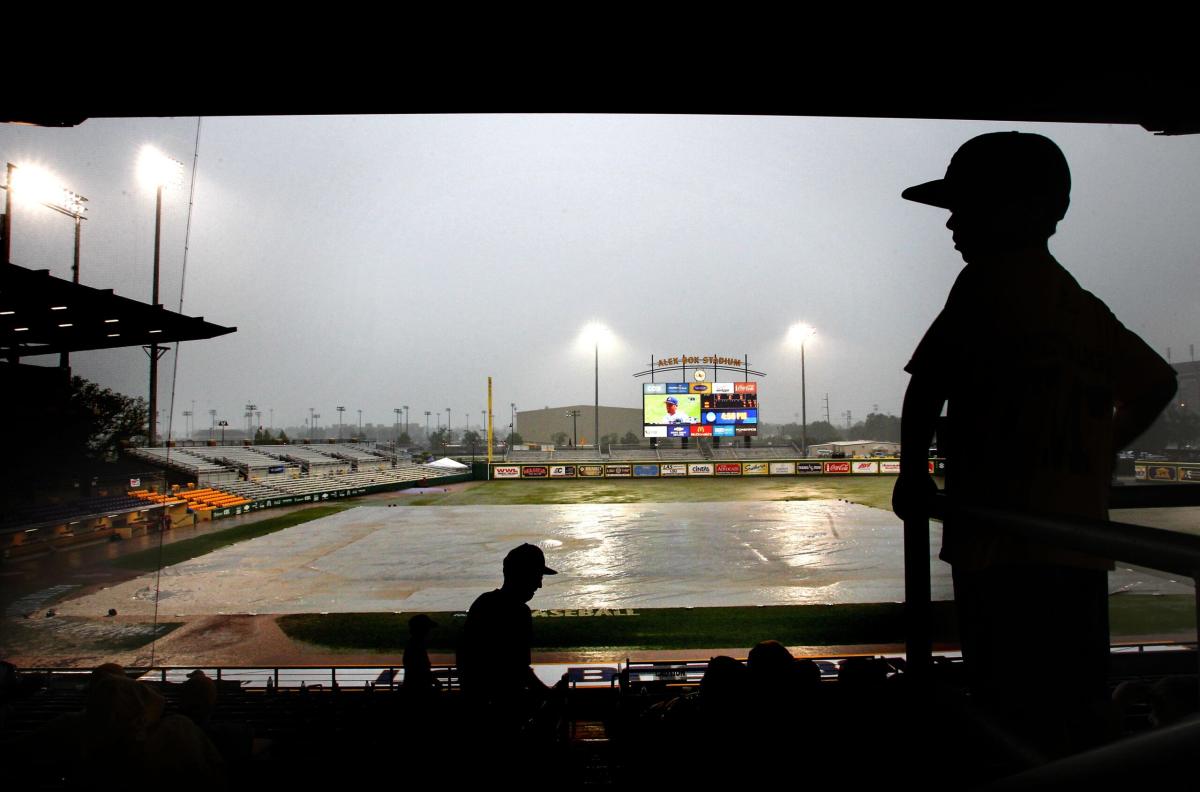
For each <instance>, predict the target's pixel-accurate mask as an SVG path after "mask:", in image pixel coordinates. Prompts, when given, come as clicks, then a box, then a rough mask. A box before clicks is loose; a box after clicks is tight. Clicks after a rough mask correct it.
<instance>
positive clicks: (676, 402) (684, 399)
mask: <svg viewBox="0 0 1200 792" xmlns="http://www.w3.org/2000/svg"><path fill="white" fill-rule="evenodd" d="M642 421H643V423H646V424H653V425H655V426H663V425H666V426H670V425H672V424H698V423H700V396H699V395H698V394H690V393H670V394H645V395H644V396H643V397H642Z"/></svg>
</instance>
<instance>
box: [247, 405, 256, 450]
mask: <svg viewBox="0 0 1200 792" xmlns="http://www.w3.org/2000/svg"><path fill="white" fill-rule="evenodd" d="M257 409H258V405H257V404H251V403H250V402H246V439H247V440H251V442H253V440H252V438H253V431H252V429H251V427H252V426H253V420H252V419H253V418H254V412H255V411H256V410H257Z"/></svg>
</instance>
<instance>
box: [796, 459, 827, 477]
mask: <svg viewBox="0 0 1200 792" xmlns="http://www.w3.org/2000/svg"><path fill="white" fill-rule="evenodd" d="M823 472H824V468H822V467H821V463H820V462H797V463H796V475H797V476H812V475H817V474H820V473H823Z"/></svg>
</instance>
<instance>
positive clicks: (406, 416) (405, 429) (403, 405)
mask: <svg viewBox="0 0 1200 792" xmlns="http://www.w3.org/2000/svg"><path fill="white" fill-rule="evenodd" d="M401 406H402V407H403V408H404V433H405V434H408V432H409V429H410V426H409V423H408V405H407V404H402V405H401ZM408 439H409V440H412V438H411V437H409V438H408Z"/></svg>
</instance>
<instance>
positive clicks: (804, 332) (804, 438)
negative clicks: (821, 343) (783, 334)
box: [787, 322, 817, 457]
mask: <svg viewBox="0 0 1200 792" xmlns="http://www.w3.org/2000/svg"><path fill="white" fill-rule="evenodd" d="M816 334H817V331H816V328H814V327H813V326H812V325H810V324H806V323H804V322H797V323H796V324H794V325H792V326H791V327H790V328H788V334H787V340H788V343H789V344H790V345H792V346H793V347H796V346H798V347H800V453H801V454H803V455H804V456H805V457H807V456H808V395H807V393H806V392H805V388H804V345H805V344H807V343H809V342H810V341H812V339H813V336H815V335H816Z"/></svg>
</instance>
